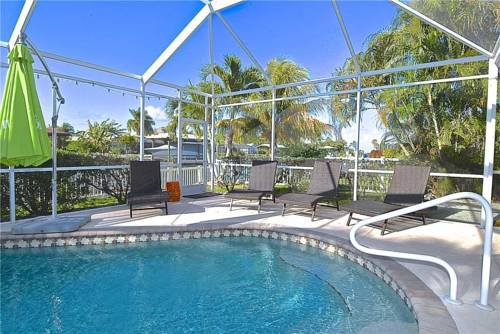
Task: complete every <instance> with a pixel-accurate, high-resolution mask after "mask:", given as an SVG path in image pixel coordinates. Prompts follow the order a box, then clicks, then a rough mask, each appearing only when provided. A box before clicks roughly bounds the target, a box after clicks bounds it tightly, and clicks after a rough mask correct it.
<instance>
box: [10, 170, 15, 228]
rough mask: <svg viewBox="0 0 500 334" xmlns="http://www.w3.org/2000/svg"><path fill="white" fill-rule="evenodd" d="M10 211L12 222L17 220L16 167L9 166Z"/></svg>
mask: <svg viewBox="0 0 500 334" xmlns="http://www.w3.org/2000/svg"><path fill="white" fill-rule="evenodd" d="M9 213H10V222H11V223H12V224H14V223H15V222H16V173H15V171H14V167H12V166H10V167H9Z"/></svg>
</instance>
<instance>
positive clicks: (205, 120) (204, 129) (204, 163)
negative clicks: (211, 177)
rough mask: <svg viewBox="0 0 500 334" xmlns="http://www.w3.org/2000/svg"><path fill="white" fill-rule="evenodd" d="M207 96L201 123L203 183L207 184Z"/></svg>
mask: <svg viewBox="0 0 500 334" xmlns="http://www.w3.org/2000/svg"><path fill="white" fill-rule="evenodd" d="M207 126H208V96H205V118H204V123H203V185H204V186H205V187H206V186H207V180H208V175H207V167H208V147H207V145H208V142H207V137H208V129H207Z"/></svg>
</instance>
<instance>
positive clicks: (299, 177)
mask: <svg viewBox="0 0 500 334" xmlns="http://www.w3.org/2000/svg"><path fill="white" fill-rule="evenodd" d="M335 160H339V161H341V162H342V163H343V168H342V169H343V170H345V171H346V173H348V174H350V175H353V174H354V173H355V169H354V168H348V167H346V165H347V164H348V163H349V162H351V160H352V159H351V158H336V159H335ZM363 161H364V162H379V163H381V164H382V165H383V164H384V161H385V162H387V161H394V162H395V161H396V160H394V159H383V158H365V159H364V160H363ZM251 166H252V165H251V164H242V163H226V162H222V161H218V162H217V163H216V173H215V174H216V176H219V175H221V170H222V168H224V167H237V168H239V171H238V172H239V175H238V180H237V181H238V182H241V183H245V182H248V180H249V176H250V168H251ZM312 169H313V168H312V167H303V166H287V165H280V166H278V173H277V175H278V181H279V182H283V183H286V184H290V185H292V184H293V185H296V184H298V183H299V182H301V181H303V180H304V179H303V178H304V177H308V176H309V175H310V171H311V170H312ZM358 173H360V174H365V175H367V177H371V178H374V177H376V176H378V179H377V180H368V179H364V182H361V183H359V184H358V192H362V193H380V192H384V191H385V190H386V189H387V187H388V185H389V180H390V179H389V178H386V177H384V176H385V175H392V174H393V173H394V171H393V170H383V169H361V168H360V169H358ZM430 176H434V177H452V178H464V179H483V178H484V176H483V175H481V174H460V173H442V172H431V173H430ZM341 182H344V183H347V182H348V181H347V180H345V179H344V178H343V179H342V180H341ZM341 184H343V183H341Z"/></svg>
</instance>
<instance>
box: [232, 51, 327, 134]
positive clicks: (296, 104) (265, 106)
mask: <svg viewBox="0 0 500 334" xmlns="http://www.w3.org/2000/svg"><path fill="white" fill-rule="evenodd" d="M266 71H267V74H268V76H269V78H270V79H271V81H272V84H273V85H280V84H284V83H290V82H300V81H304V80H307V79H308V78H309V73H308V71H307V69H305V68H304V67H302V66H300V65H298V64H297V63H295V62H293V61H291V60H289V59H284V58H275V59H271V60H270V61H269V62H268V63H267V69H266ZM315 91H316V88H315V87H314V86H313V85H301V86H294V87H287V88H280V89H277V90H276V97H277V98H280V97H288V96H290V97H291V96H301V95H307V94H311V93H314V92H315ZM252 98H253V99H256V100H257V99H271V98H272V92H271V91H265V92H260V93H257V94H254V95H253V96H251V97H250V99H252ZM245 109H246V110H247V113H246V114H247V115H250V118H248V117H247V119H245V120H244V121H243V120H241V123H243V124H244V125H245V126H247V129H248V130H249V131H253V133H254V134H255V135H257V136H259V137H260V138H262V139H263V140H264V141H266V142H268V143H269V144H270V143H271V127H272V124H271V121H272V119H271V118H272V115H271V105H270V103H258V104H255V105H250V106H247V107H245ZM323 111H324V109H323V106H322V104H321V103H319V102H318V101H311V100H305V99H291V100H280V101H277V102H276V113H275V131H276V138H278V139H279V141H280V143H286V144H292V143H296V142H299V141H304V140H308V141H312V142H315V141H318V140H319V139H321V136H322V135H324V134H326V133H327V132H328V131H329V130H330V129H331V127H330V126H329V125H328V124H326V123H324V122H322V121H320V120H319V119H318V118H316V117H317V116H319V115H320V113H321V112H323Z"/></svg>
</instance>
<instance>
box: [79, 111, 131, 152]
mask: <svg viewBox="0 0 500 334" xmlns="http://www.w3.org/2000/svg"><path fill="white" fill-rule="evenodd" d="M87 124H88V129H87V130H86V131H80V132H79V133H78V141H79V142H81V144H82V147H85V148H86V151H87V152H88V153H109V152H110V151H111V146H112V143H113V140H115V139H116V138H117V137H118V136H120V135H121V134H122V133H123V132H124V130H123V129H122V128H121V126H120V125H119V124H118V123H117V122H115V121H113V120H110V119H106V120H104V121H102V122H90V121H87Z"/></svg>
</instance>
